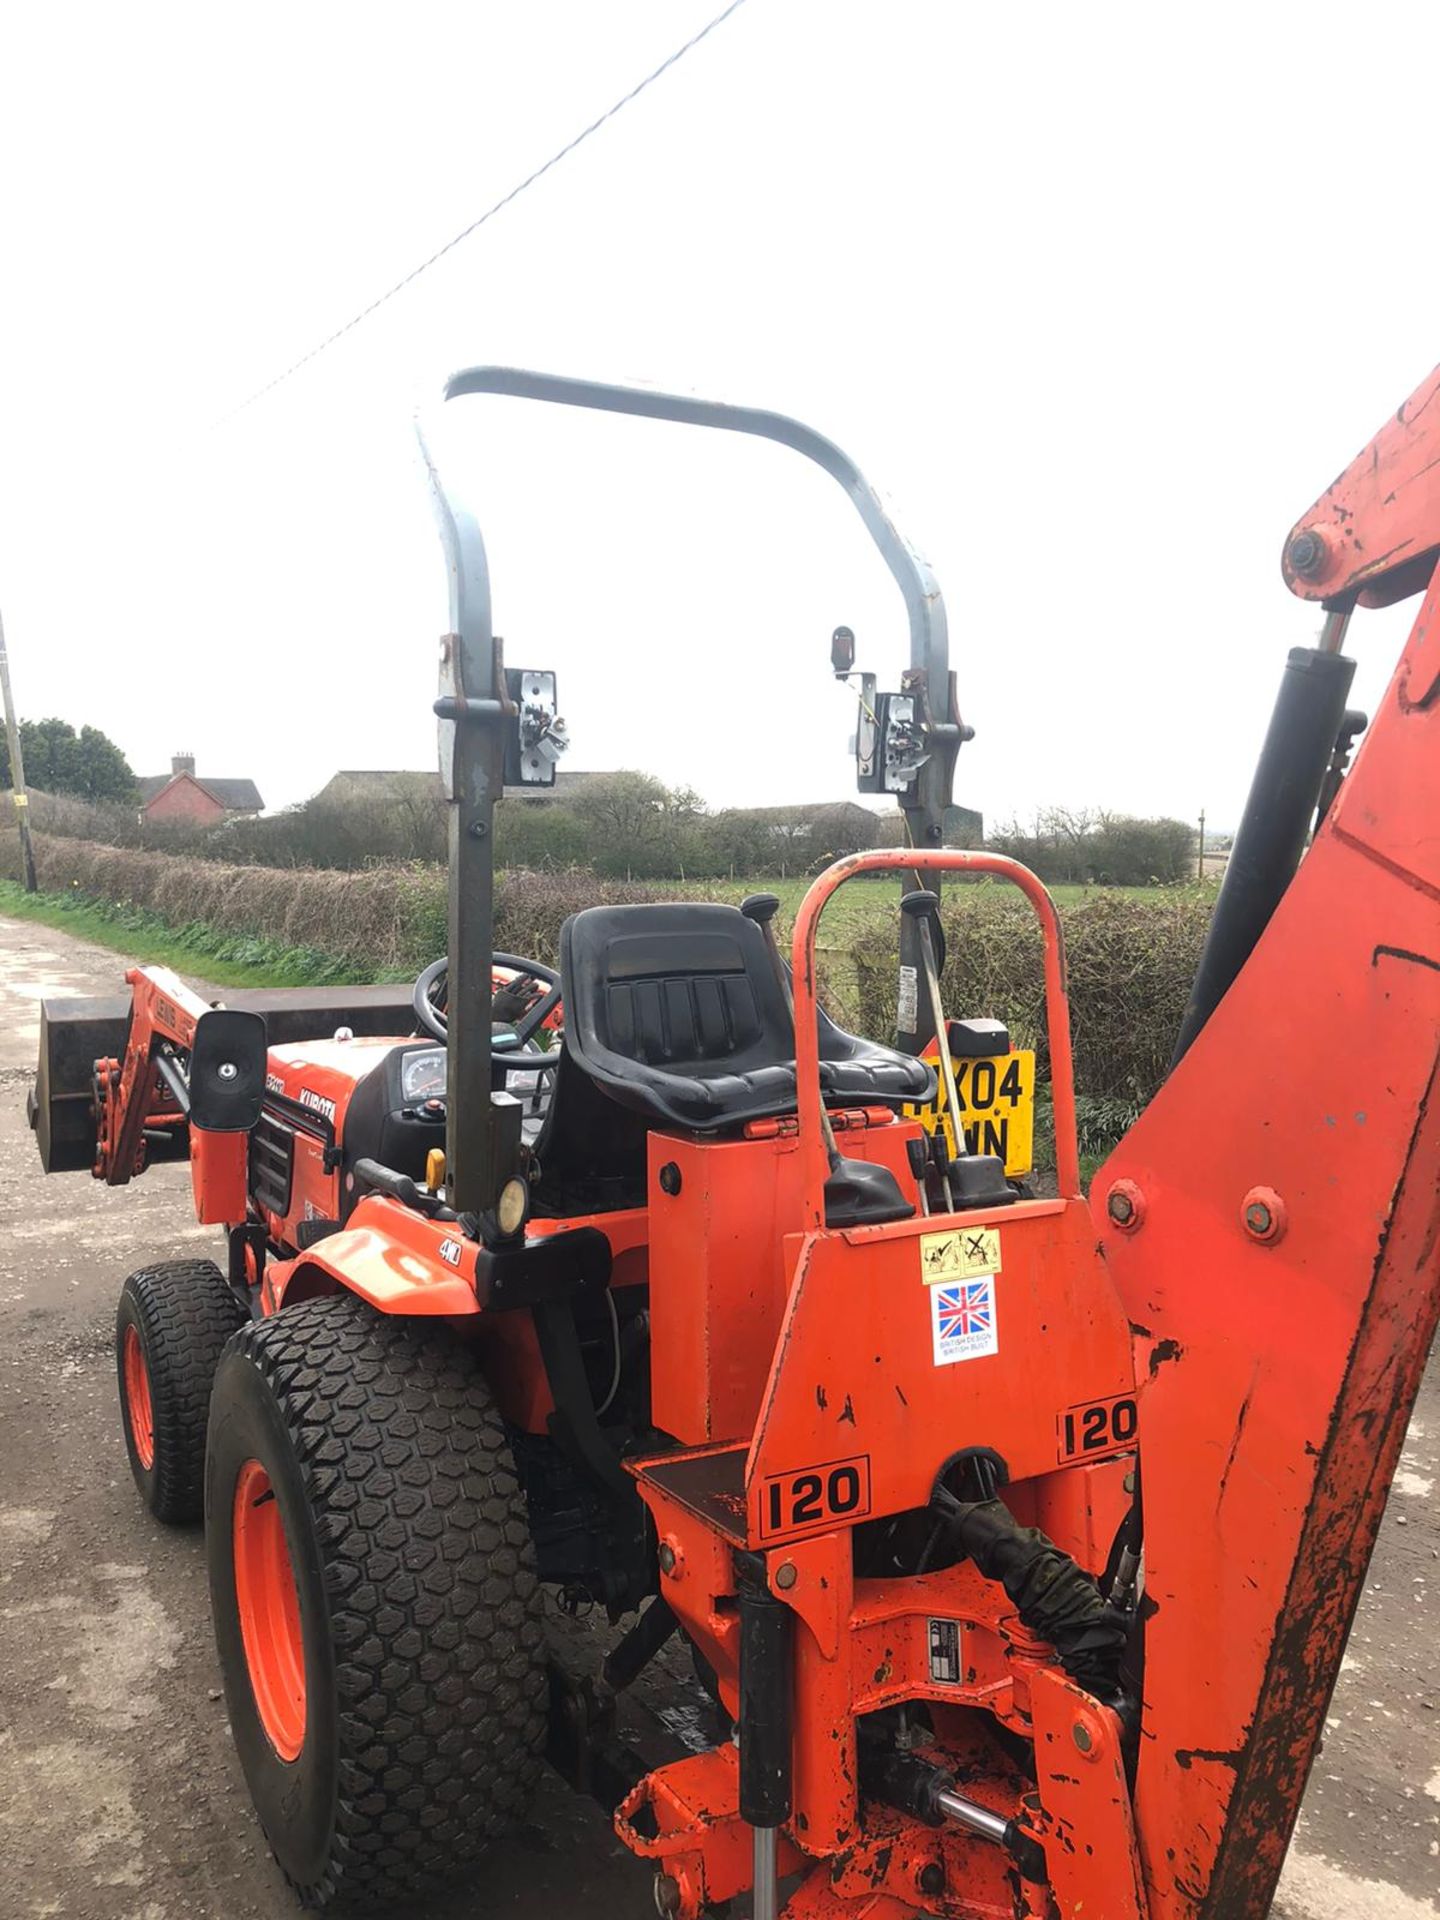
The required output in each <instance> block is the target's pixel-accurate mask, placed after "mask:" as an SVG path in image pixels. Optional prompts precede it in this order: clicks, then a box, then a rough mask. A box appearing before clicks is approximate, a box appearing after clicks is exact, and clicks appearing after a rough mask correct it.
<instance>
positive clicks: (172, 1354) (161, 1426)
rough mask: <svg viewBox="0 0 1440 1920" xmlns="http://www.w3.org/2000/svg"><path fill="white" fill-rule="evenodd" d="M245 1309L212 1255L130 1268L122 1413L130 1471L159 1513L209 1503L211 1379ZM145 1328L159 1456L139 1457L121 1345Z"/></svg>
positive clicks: (169, 1514) (178, 1514)
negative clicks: (148, 1462)
mask: <svg viewBox="0 0 1440 1920" xmlns="http://www.w3.org/2000/svg"><path fill="white" fill-rule="evenodd" d="M247 1317H248V1316H247V1314H246V1310H245V1307H244V1305H243V1304H242V1302H241V1301H240V1300H239V1299H238V1298H237V1296H236V1294H235V1292H234V1289H233V1288H232V1287H231V1285H230V1283H229V1281H228V1280H227V1279H226V1278H225V1275H224V1274H223V1273H221V1271H220V1269H219V1267H217V1266H216V1265H215V1262H214V1261H213V1260H163V1261H158V1262H156V1263H155V1264H154V1265H152V1266H148V1267H141V1268H139V1269H138V1270H137V1271H136V1272H134V1273H132V1274H130V1275H129V1276H128V1278H127V1279H126V1281H125V1284H124V1285H123V1286H122V1288H121V1289H120V1305H119V1309H118V1311H117V1313H116V1320H115V1354H116V1367H117V1370H118V1372H119V1376H120V1416H121V1426H122V1429H123V1431H124V1435H125V1449H126V1452H127V1453H128V1454H129V1457H130V1468H131V1472H132V1473H133V1474H134V1475H135V1483H136V1485H137V1486H138V1487H139V1489H140V1495H141V1498H142V1499H143V1500H144V1502H145V1504H146V1506H147V1507H149V1509H150V1511H151V1513H153V1514H154V1515H155V1518H156V1519H157V1520H163V1521H165V1522H167V1523H168V1524H170V1525H172V1526H182V1525H184V1524H186V1523H187V1522H190V1521H194V1520H198V1519H199V1518H200V1516H201V1514H202V1512H203V1511H204V1506H205V1429H206V1423H207V1419H208V1416H209V1410H210V1387H211V1384H212V1382H213V1381H214V1378H215V1369H216V1367H217V1366H218V1365H219V1362H220V1356H221V1354H222V1353H223V1352H224V1350H225V1344H226V1342H227V1341H228V1340H229V1339H230V1336H231V1335H232V1334H233V1333H234V1332H235V1331H236V1330H237V1329H238V1328H239V1327H242V1326H243V1325H244V1324H245V1321H246V1319H247ZM127 1325H133V1326H134V1327H135V1329H136V1331H137V1333H138V1334H139V1336H140V1345H141V1349H142V1351H143V1353H144V1356H145V1370H146V1372H147V1374H148V1375H149V1379H150V1407H151V1417H152V1420H153V1423H154V1444H155V1459H154V1463H153V1465H152V1466H151V1467H150V1468H148V1469H147V1468H145V1467H144V1466H142V1465H141V1462H140V1458H139V1455H138V1454H137V1452H136V1450H135V1444H134V1441H133V1439H132V1438H131V1433H130V1420H129V1414H128V1408H127V1404H126V1397H125V1375H124V1362H123V1354H122V1347H123V1342H124V1338H125V1329H126V1327H127Z"/></svg>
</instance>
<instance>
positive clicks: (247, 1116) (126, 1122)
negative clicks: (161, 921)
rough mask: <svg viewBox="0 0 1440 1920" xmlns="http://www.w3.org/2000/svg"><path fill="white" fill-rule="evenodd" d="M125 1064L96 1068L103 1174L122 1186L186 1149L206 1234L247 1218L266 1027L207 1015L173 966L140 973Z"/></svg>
mask: <svg viewBox="0 0 1440 1920" xmlns="http://www.w3.org/2000/svg"><path fill="white" fill-rule="evenodd" d="M125 981H126V984H127V986H128V987H129V988H130V1019H129V1024H128V1027H127V1031H126V1035H125V1046H124V1052H123V1054H122V1055H121V1057H120V1058H119V1059H103V1060H97V1061H96V1063H95V1132H96V1154H95V1166H94V1173H95V1177H96V1179H97V1180H103V1181H104V1182H105V1184H106V1185H107V1186H110V1187H123V1186H125V1185H126V1184H127V1183H128V1182H129V1181H130V1180H132V1179H133V1178H134V1176H135V1175H136V1174H137V1173H143V1172H144V1170H145V1167H146V1166H147V1164H149V1162H150V1160H151V1159H152V1158H156V1157H167V1158H168V1157H172V1154H171V1153H170V1151H168V1150H169V1149H170V1148H171V1147H172V1145H173V1146H178V1145H181V1144H184V1143H186V1141H187V1136H188V1148H189V1157H190V1171H191V1180H192V1183H193V1186H194V1192H195V1213H196V1218H197V1219H198V1220H199V1221H200V1222H201V1223H202V1225H220V1224H233V1223H234V1222H236V1221H240V1220H243V1219H244V1218H245V1215H246V1204H247V1203H246V1189H245V1175H246V1146H247V1139H248V1135H249V1132H250V1129H251V1128H252V1127H253V1126H254V1124H255V1121H256V1120H257V1119H258V1117H259V1101H260V1094H261V1092H262V1090H263V1087H264V1082H265V1022H264V1020H263V1019H262V1018H261V1017H260V1015H258V1014H254V1013H246V1012H242V1011H240V1010H238V1009H234V1008H224V1007H210V1006H207V1004H206V1003H205V1001H203V1000H202V999H201V998H200V996H199V995H198V994H196V993H194V992H192V991H191V989H190V988H189V987H187V986H186V985H185V983H184V981H183V980H181V979H180V978H179V976H178V975H177V974H174V973H172V972H171V971H170V969H169V968H168V967H132V968H131V969H130V970H129V971H128V972H127V973H126V975H125Z"/></svg>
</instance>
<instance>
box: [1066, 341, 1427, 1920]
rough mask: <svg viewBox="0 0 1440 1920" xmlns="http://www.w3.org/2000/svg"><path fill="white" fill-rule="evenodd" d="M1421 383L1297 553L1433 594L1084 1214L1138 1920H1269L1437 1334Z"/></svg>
mask: <svg viewBox="0 0 1440 1920" xmlns="http://www.w3.org/2000/svg"><path fill="white" fill-rule="evenodd" d="M1437 391H1440V377H1437V376H1435V375H1432V376H1431V378H1430V379H1429V380H1427V381H1426V382H1425V383H1424V385H1423V386H1422V387H1421V388H1420V390H1419V392H1418V393H1417V394H1416V395H1415V396H1414V397H1413V399H1412V400H1411V401H1410V402H1408V403H1407V404H1406V406H1404V407H1402V408H1401V409H1400V412H1399V413H1398V414H1397V415H1396V416H1395V418H1394V419H1393V420H1391V421H1390V422H1389V423H1388V424H1387V425H1386V426H1385V427H1384V428H1383V429H1382V430H1381V432H1380V433H1379V434H1378V435H1377V436H1376V438H1375V439H1374V441H1372V443H1371V444H1370V446H1369V447H1368V448H1366V450H1365V451H1364V453H1362V454H1361V455H1360V457H1359V458H1358V459H1357V460H1356V461H1355V462H1354V463H1353V464H1352V465H1351V467H1349V468H1348V469H1347V470H1346V472H1345V473H1344V474H1342V475H1341V477H1340V479H1339V480H1338V481H1336V483H1335V485H1334V486H1333V487H1331V488H1330V490H1329V492H1328V493H1327V494H1326V495H1325V496H1324V498H1323V499H1322V500H1321V501H1320V502H1319V503H1318V504H1317V506H1316V507H1315V508H1314V509H1313V510H1312V512H1311V513H1310V514H1309V515H1307V516H1306V518H1305V519H1304V520H1303V521H1302V522H1301V523H1300V524H1299V526H1298V527H1297V528H1296V530H1295V532H1294V533H1292V535H1291V537H1290V539H1289V541H1288V542H1287V545H1286V550H1285V561H1284V565H1285V571H1286V576H1287V579H1288V580H1289V581H1290V583H1291V584H1292V586H1293V587H1294V588H1295V590H1296V591H1297V592H1298V593H1300V594H1302V595H1303V596H1305V597H1308V598H1314V599H1319V600H1322V601H1323V602H1324V604H1325V606H1326V608H1327V611H1328V613H1329V616H1330V618H1329V621H1328V622H1327V632H1326V637H1325V640H1324V641H1323V642H1322V649H1323V648H1325V647H1327V646H1328V647H1329V648H1330V649H1331V650H1333V649H1335V648H1337V647H1338V645H1339V644H1340V642H1341V641H1342V640H1343V637H1344V629H1345V623H1346V620H1347V618H1348V615H1349V611H1350V609H1351V607H1352V606H1353V605H1355V604H1356V603H1357V601H1359V602H1361V603H1363V604H1371V605H1375V604H1381V605H1383V604H1386V603H1388V602H1389V601H1390V600H1392V599H1397V598H1400V597H1403V595H1404V594H1406V593H1413V592H1416V591H1420V590H1422V589H1423V590H1424V591H1425V599H1424V601H1423V604H1422V606H1421V609H1420V613H1419V617H1418V619H1417V620H1416V623H1415V626H1414V629H1413V631H1412V632H1411V634H1410V637H1409V640H1408V641H1407V643H1406V646H1405V650H1404V653H1403V655H1402V658H1401V660H1400V663H1399V666H1398V668H1397V669H1396V672H1395V675H1394V677H1393V679H1392V680H1391V682H1390V686H1389V688H1388V690H1387V692H1386V694H1385V697H1384V700H1383V702H1382V703H1381V705H1380V708H1379V711H1378V713H1377V715H1376V717H1375V720H1374V722H1373V725H1372V726H1371V728H1370V730H1369V733H1368V736H1367V738H1366V740H1365V742H1364V744H1363V746H1362V747H1361V749H1360V752H1359V755H1358V758H1357V760H1356V763H1355V766H1354V768H1353V770H1352V772H1351V773H1350V774H1349V776H1348V777H1347V779H1346V780H1345V781H1344V783H1343V785H1342V787H1341V789H1340V792H1339V796H1338V799H1337V800H1336V801H1335V803H1334V804H1333V805H1332V806H1331V807H1330V809H1329V811H1328V814H1327V816H1326V818H1325V819H1324V821H1323V823H1322V824H1321V826H1320V827H1319V830H1318V831H1317V832H1316V833H1315V835H1314V838H1313V841H1312V842H1311V845H1310V848H1309V851H1308V852H1307V853H1306V854H1305V856H1304V858H1303V860H1302V861H1301V863H1300V866H1299V869H1298V871H1297V872H1296V874H1295V877H1294V878H1293V880H1292V881H1291V882H1290V884H1289V886H1288V888H1286V889H1285V890H1284V892H1283V894H1282V896H1281V897H1280V899H1279V904H1278V906H1277V907H1276V909H1275V911H1274V914H1273V917H1272V918H1271V919H1270V921H1269V924H1268V927H1266V928H1265V930H1264V931H1263V933H1262V934H1261V936H1260V938H1259V940H1258V942H1257V944H1256V945H1255V946H1254V949H1253V952H1252V953H1251V954H1250V957H1249V959H1248V961H1247V962H1246V963H1245V964H1244V965H1243V966H1242V967H1241V968H1240V969H1239V971H1238V973H1237V974H1236V976H1235V978H1234V980H1233V984H1231V985H1230V986H1229V989H1228V991H1227V992H1225V993H1224V995H1223V998H1220V999H1219V1003H1218V1005H1217V1006H1216V1007H1215V1010H1214V1011H1213V1012H1212V1013H1210V1014H1209V1017H1208V1019H1207V1020H1206V1021H1205V1022H1204V1024H1203V1025H1202V1026H1201V1027H1200V1029H1199V1031H1198V1034H1197V1035H1196V1037H1195V1038H1194V1039H1193V1042H1192V1044H1190V1046H1189V1049H1188V1051H1186V1052H1185V1053H1184V1055H1183V1058H1181V1059H1180V1060H1179V1062H1178V1064H1177V1065H1176V1067H1175V1069H1174V1071H1173V1072H1172V1074H1171V1077H1170V1079H1169V1080H1168V1082H1167V1083H1166V1085H1165V1086H1164V1087H1163V1089H1162V1090H1161V1092H1160V1093H1159V1094H1158V1095H1157V1097H1156V1098H1155V1100H1154V1101H1153V1102H1152V1103H1151V1105H1150V1107H1149V1108H1148V1109H1147V1111H1146V1112H1145V1113H1144V1114H1143V1116H1142V1117H1141V1119H1140V1120H1139V1122H1138V1124H1137V1125H1136V1126H1135V1127H1133V1128H1132V1129H1131V1131H1130V1133H1129V1134H1128V1135H1127V1136H1126V1138H1125V1139H1124V1141H1123V1142H1122V1143H1121V1145H1120V1146H1119V1148H1118V1149H1117V1150H1116V1152H1115V1153H1114V1154H1113V1155H1112V1157H1111V1158H1110V1160H1109V1161H1108V1162H1107V1163H1106V1165H1105V1166H1104V1167H1103V1168H1102V1169H1101V1171H1100V1172H1099V1174H1098V1175H1097V1177H1096V1180H1095V1183H1094V1185H1093V1188H1092V1194H1091V1200H1092V1207H1093V1209H1094V1212H1095V1216H1096V1220H1097V1224H1098V1226H1099V1229H1100V1231H1101V1234H1102V1236H1103V1247H1104V1251H1105V1255H1106V1258H1107V1261H1108V1264H1109V1267H1110V1270H1111V1273H1112V1274H1113V1276H1114V1279H1115V1282H1116V1285H1117V1287H1118V1289H1119V1292H1120V1296H1121V1300H1122V1302H1123V1304H1124V1306H1125V1308H1126V1311H1127V1312H1128V1314H1129V1317H1130V1320H1131V1322H1132V1325H1133V1327H1134V1330H1135V1335H1136V1340H1137V1376H1138V1377H1140V1378H1141V1379H1142V1380H1145V1381H1146V1383H1147V1384H1146V1385H1145V1387H1144V1390H1143V1394H1142V1399H1141V1425H1140V1433H1141V1458H1142V1463H1143V1472H1144V1483H1143V1485H1144V1495H1143V1499H1144V1537H1145V1601H1144V1606H1143V1615H1144V1681H1143V1699H1144V1713H1143V1732H1144V1738H1143V1739H1142V1741H1141V1746H1140V1757H1139V1765H1138V1772H1137V1777H1136V1783H1135V1807H1136V1822H1137V1830H1138V1837H1139V1844H1140V1853H1141V1859H1142V1864H1143V1871H1144V1876H1145V1880H1146V1884H1147V1888H1148V1893H1149V1902H1150V1913H1151V1915H1152V1916H1153V1920H1222V1916H1223V1920H1260V1916H1262V1915H1264V1914H1265V1913H1266V1912H1268V1911H1269V1907H1270V1902H1271V1899H1272V1897H1273V1895H1274V1891H1275V1887H1276V1883H1277V1880H1278V1876H1279V1873H1280V1869H1281V1865H1282V1863H1283V1860H1284V1856H1285V1850H1286V1846H1287V1843H1288V1840H1289V1837H1290V1833H1291V1830H1292V1827H1293V1825H1294V1821H1295V1818H1296V1814H1297V1812H1298V1809H1299V1804H1300V1798H1301V1794H1302V1791H1303V1789H1304V1786H1305V1781H1306V1777H1307V1774H1308V1772H1309V1769H1310V1766H1311V1763H1312V1761H1313V1759H1314V1757H1315V1754H1316V1751H1317V1748H1318V1744H1319V1740H1320V1736H1321V1732H1322V1729H1323V1724H1324V1715H1325V1710H1326V1706H1327V1703H1328V1701H1329V1697H1330V1693H1331V1689H1332V1687H1333V1685H1334V1682H1335V1677H1336V1674H1337V1672H1338V1670H1339V1664H1340V1659H1341V1655H1342V1653H1343V1650H1344V1645H1345V1639H1346V1636H1347V1633H1348V1631H1349V1628H1350V1623H1351V1620H1352V1617H1353V1614H1354V1610H1355V1606H1356V1602H1357V1600H1358V1598H1359V1595H1360V1592H1361V1588H1362V1585H1363V1582H1364V1577H1365V1571H1366V1567H1367V1565H1368V1563H1369V1559H1370V1554H1371V1550H1372V1547H1373V1545H1374V1542H1375V1536H1376V1532H1377V1529H1378V1527H1379V1523H1380V1518H1381V1513H1382V1511H1383V1508H1384V1504H1385V1497H1386V1493H1387V1491H1388V1488H1389V1485H1390V1480H1391V1477H1392V1474H1393V1472H1394V1470H1395V1465H1396V1461H1397V1458H1398V1456H1399V1452H1400V1448H1401V1444H1402V1441H1403V1439H1404V1435H1405V1431H1406V1426H1407V1424H1408V1420H1409V1416H1410V1411H1411V1407H1412V1405H1413V1402H1414V1399H1415V1395H1416V1392H1417V1390H1418V1387H1419V1383H1420V1379H1421V1375H1422V1372H1423V1370H1424V1366H1425V1361H1426V1356H1427V1354H1428V1352H1429V1349H1430V1345H1431V1340H1432V1337H1433V1335H1434V1332H1435V1327H1436V1318H1437V1312H1440V1256H1437V1246H1440V697H1437V691H1440V587H1437V584H1436V581H1435V580H1434V578H1433V577H1432V576H1433V573H1434V566H1435V557H1436V551H1437V550H1440V486H1437V484H1436V477H1435V472H1434V466H1435V460H1434V449H1433V447H1432V446H1431V445H1430V440H1431V438H1432V437H1433V433H1434V427H1433V425H1432V416H1431V411H1430V404H1431V401H1432V400H1433V398H1434V396H1435V394H1436V392H1437Z"/></svg>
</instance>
